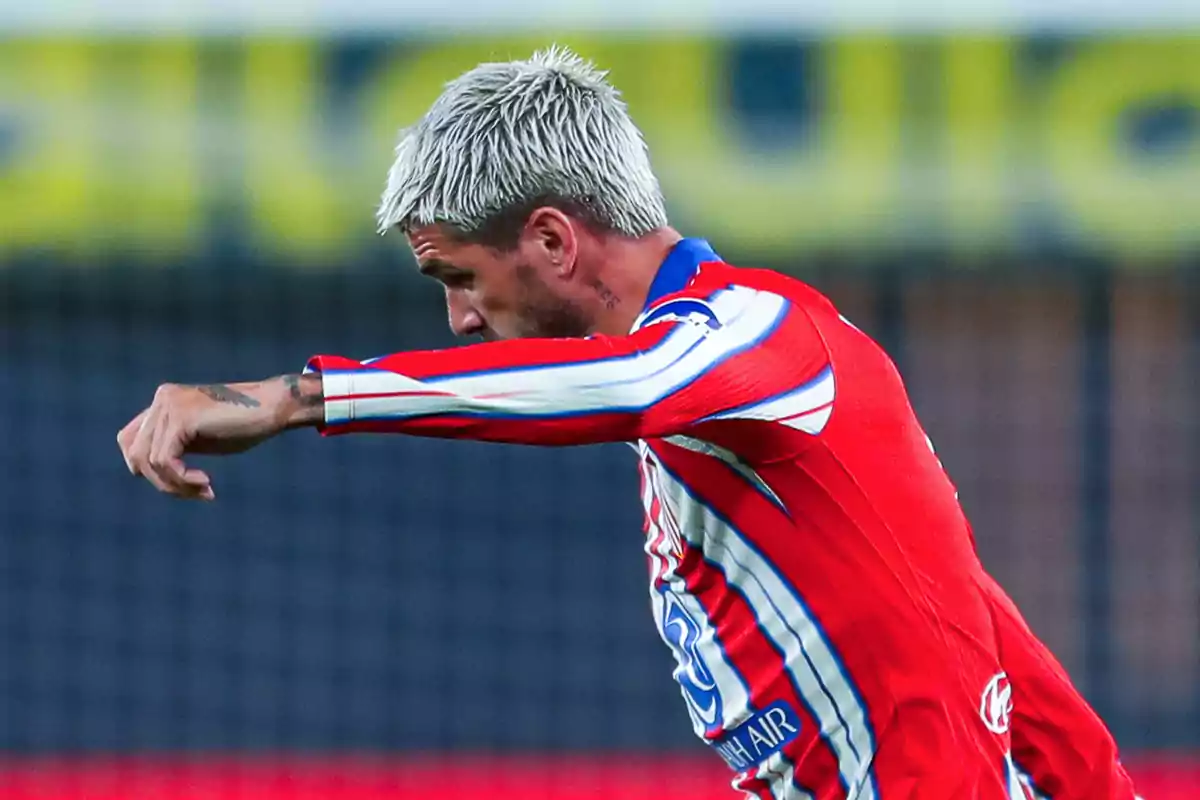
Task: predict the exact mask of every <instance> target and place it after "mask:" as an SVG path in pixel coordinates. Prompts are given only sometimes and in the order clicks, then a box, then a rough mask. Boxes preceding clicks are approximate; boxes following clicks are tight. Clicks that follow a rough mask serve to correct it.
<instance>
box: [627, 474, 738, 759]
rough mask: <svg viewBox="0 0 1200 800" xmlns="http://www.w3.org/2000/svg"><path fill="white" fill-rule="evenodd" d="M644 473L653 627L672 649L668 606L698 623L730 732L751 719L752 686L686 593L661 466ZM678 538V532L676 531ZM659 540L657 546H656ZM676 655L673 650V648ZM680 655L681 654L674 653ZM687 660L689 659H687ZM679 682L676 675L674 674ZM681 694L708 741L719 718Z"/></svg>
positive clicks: (702, 653) (701, 651)
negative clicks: (655, 511)
mask: <svg viewBox="0 0 1200 800" xmlns="http://www.w3.org/2000/svg"><path fill="white" fill-rule="evenodd" d="M642 470H643V474H644V475H645V477H646V491H645V492H644V493H643V503H644V505H645V509H646V516H647V518H648V519H649V520H650V530H649V531H648V532H647V535H646V545H645V549H646V553H647V554H648V555H649V556H650V559H651V563H652V564H653V568H652V570H651V576H650V605H651V609H652V610H653V612H654V621H655V626H656V627H657V628H658V631H659V635H660V636H661V637H662V639H663V641H664V642H666V643H667V645H668V646H670V645H671V641H670V638H669V637H668V635H667V634H668V632H667V631H666V630H665V626H664V624H663V620H664V612H665V610H666V609H665V606H666V604H667V603H669V602H677V603H679V605H680V606H681V607H682V609H683V611H684V612H685V613H686V614H687V616H688V617H689V618H690V619H691V620H692V622H694V623H695V624H696V626H697V627H698V629H699V636H698V637H697V640H696V650H697V654H698V655H699V657H700V659H701V661H703V666H704V667H705V668H707V670H708V671H709V672H710V673H711V675H712V679H713V683H714V684H715V686H714V687H713V688H714V689H715V690H716V693H717V695H718V696H719V697H720V698H721V719H720V724H721V728H722V729H724V730H731V729H733V728H736V727H737V726H738V725H741V724H742V723H743V722H745V721H746V720H747V719H749V718H750V717H751V716H752V715H753V711H752V710H751V708H750V694H749V688H748V686H747V684H746V680H745V678H743V677H742V675H741V674H740V673H738V671H737V669H736V668H735V667H734V666H733V664H731V663H730V661H729V659H728V657H727V656H726V654H725V649H724V647H723V646H722V645H721V642H720V640H719V639H717V631H716V627H715V626H714V625H713V624H712V622H711V620H709V618H708V614H707V612H705V610H704V606H703V605H702V604H701V603H700V601H699V600H698V599H696V598H695V597H694V596H693V595H691V594H689V593H688V590H687V587H686V585H685V584H684V581H683V579H682V578H680V577H679V575H678V574H677V573H678V569H679V559H678V557H677V556H676V554H675V553H674V552H672V550H673V546H672V536H670V535H666V534H667V531H666V530H664V528H675V527H676V524H675V523H673V522H672V521H671V520H672V518H674V517H675V513H674V510H673V509H672V508H670V507H669V506H668V505H667V502H666V500H665V498H663V496H662V489H661V483H660V476H661V475H662V471H661V470H660V469H658V468H657V466H655V467H652V468H650V469H647V468H646V467H645V466H643V467H642ZM655 495H657V496H658V498H659V506H660V510H659V516H660V518H659V519H654V518H653V517H652V516H651V513H650V510H651V508H652V507H653V502H654V498H655ZM675 533H676V535H677V536H678V535H679V531H675ZM656 542H657V546H655V543H656ZM656 579H661V580H662V581H663V582H664V583H665V584H666V586H665V587H664V589H665V592H666V593H669V594H670V595H671V596H670V597H669V598H668V597H665V596H664V592H663V591H659V590H658V589H657V588H656V586H655V584H656V583H657V580H656ZM672 650H673V651H674V648H672ZM676 657H677V658H678V657H679V654H678V653H676ZM684 661H686V659H684ZM691 666H692V665H689V664H686V663H683V661H681V662H680V664H679V667H678V670H680V671H682V670H686V669H688V668H689V667H691ZM676 680H678V676H676ZM680 693H681V694H682V695H683V699H684V701H685V702H686V703H687V708H688V714H689V715H690V716H691V718H692V729H693V730H694V731H695V733H696V735H697V736H699V737H701V738H704V734H705V733H706V732H707V730H708V728H709V727H710V726H712V725H714V724H715V723H716V722H717V720H716V719H715V718H713V717H711V716H709V715H707V714H705V713H704V709H699V708H696V707H695V706H694V704H693V703H692V701H691V700H690V698H689V697H688V694H687V692H686V691H685V690H684V689H683V687H682V686H681V687H680Z"/></svg>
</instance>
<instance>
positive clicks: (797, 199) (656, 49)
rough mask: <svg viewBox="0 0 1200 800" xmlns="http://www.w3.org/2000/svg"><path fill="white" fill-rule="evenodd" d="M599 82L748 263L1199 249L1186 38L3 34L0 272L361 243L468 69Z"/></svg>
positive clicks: (701, 216) (667, 174)
mask: <svg viewBox="0 0 1200 800" xmlns="http://www.w3.org/2000/svg"><path fill="white" fill-rule="evenodd" d="M551 41H558V42H561V43H564V44H568V45H570V46H572V47H574V48H576V49H577V50H578V51H580V52H581V53H582V54H584V55H585V56H587V57H590V58H593V59H595V60H596V61H597V62H598V63H599V64H600V65H601V66H602V67H604V68H607V69H609V70H610V75H611V78H612V80H613V81H614V82H615V83H616V84H617V86H618V87H620V88H621V89H622V91H623V92H624V94H625V97H626V99H627V100H628V102H629V104H630V108H631V110H632V112H633V114H634V116H635V119H636V120H637V122H638V123H639V124H640V125H641V127H642V128H643V130H644V131H645V133H646V136H647V139H648V141H649V143H650V146H651V152H652V156H653V159H654V163H655V167H656V169H657V170H658V172H659V174H660V177H661V179H662V183H663V187H664V190H665V192H666V194H667V197H668V201H669V204H670V207H671V210H672V213H673V216H674V218H675V221H676V224H677V225H678V226H680V227H682V228H683V229H685V230H686V231H687V232H688V233H691V234H697V235H703V236H707V237H708V238H710V239H712V240H713V241H715V242H718V243H719V244H720V245H721V246H722V247H723V248H727V249H728V250H729V251H731V252H732V251H736V252H737V253H738V254H739V255H741V254H745V257H763V258H786V257H793V256H794V257H797V258H799V257H803V255H804V254H805V253H807V252H812V251H815V250H818V249H819V250H822V251H826V250H837V251H840V252H847V253H869V252H872V251H876V250H879V249H881V248H893V247H898V246H909V245H938V246H948V247H951V248H954V249H955V250H958V251H965V252H991V251H996V250H1009V249H1012V248H1024V247H1028V246H1037V245H1041V244H1046V243H1051V244H1054V245H1055V246H1060V245H1062V246H1068V247H1075V248H1082V249H1084V250H1095V251H1100V252H1115V253H1118V254H1122V255H1128V256H1146V255H1156V254H1169V253H1172V252H1176V251H1179V250H1183V249H1194V248H1196V247H1197V246H1198V245H1200V38H1194V37H1179V38H1164V37H1146V38H1119V39H1117V38H1104V39H1083V40H1078V41H1058V42H1045V41H1028V40H1024V39H1019V38H1002V37H992V38H969V39H968V38H945V39H937V38H922V39H907V38H863V37H850V38H830V39H823V40H820V41H803V42H802V41H796V42H794V43H793V42H787V41H778V40H776V41H773V42H771V43H770V45H769V46H768V45H766V44H762V43H760V42H754V41H745V42H743V41H738V40H733V39H709V38H691V37H679V38H669V37H653V38H651V37H645V38H628V37H625V38H618V37H613V36H601V37H588V36H584V35H564V36H560V37H553V38H551V37H545V36H539V37H536V38H521V37H506V38H496V39H478V38H472V39H454V40H444V41H431V40H420V41H401V42H395V41H387V42H385V41H379V42H370V41H360V40H354V41H346V42H342V41H309V40H306V41H288V40H255V41H240V40H183V39H176V40H129V41H94V42H93V41H58V40H44V39H40V40H19V39H18V40H12V39H10V40H3V41H0V255H4V254H9V255H11V254H13V253H16V252H20V251H26V250H30V251H51V252H58V253H61V254H63V255H78V256H81V257H86V256H89V255H93V254H95V253H99V252H112V251H114V250H116V251H135V252H144V253H146V254H148V255H150V256H151V257H152V259H153V260H156V261H161V262H162V263H168V262H169V261H170V260H171V259H177V258H180V257H185V256H188V255H190V254H194V253H204V252H209V251H210V249H211V248H213V247H214V245H216V244H229V245H230V246H232V247H237V248H242V249H244V250H248V251H250V252H253V253H256V254H260V255H262V256H265V257H270V258H281V259H287V260H289V261H291V262H294V263H296V264H297V265H303V264H337V263H346V261H348V260H350V259H353V258H355V257H357V256H358V255H359V254H361V253H363V252H365V251H367V250H369V249H371V248H374V247H376V246H378V243H377V241H378V240H377V238H376V237H375V236H374V231H373V212H374V206H375V203H376V201H377V199H378V196H379V193H380V191H381V190H382V187H383V182H384V177H385V174H386V171H387V168H388V166H389V165H390V160H391V155H392V146H393V143H394V139H395V134H396V131H397V129H398V128H399V127H401V126H402V125H406V124H408V123H411V122H412V121H413V120H415V119H416V118H417V117H418V116H419V115H420V114H421V113H422V112H423V111H424V109H425V108H426V107H427V105H428V104H429V103H430V101H432V99H433V98H434V97H435V96H436V95H437V94H438V92H439V91H440V90H441V87H442V85H443V83H444V82H445V81H447V80H449V79H450V78H452V77H454V76H455V75H457V74H459V73H460V72H462V71H463V70H465V69H468V68H470V67H472V66H474V65H475V64H477V63H478V62H480V61H486V60H501V59H507V58H512V57H524V56H527V55H528V54H529V53H530V52H532V51H533V50H535V49H537V48H539V47H543V46H545V45H546V44H547V43H549V42H551Z"/></svg>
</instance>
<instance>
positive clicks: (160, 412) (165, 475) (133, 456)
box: [117, 397, 215, 500]
mask: <svg viewBox="0 0 1200 800" xmlns="http://www.w3.org/2000/svg"><path fill="white" fill-rule="evenodd" d="M176 416H177V415H176ZM187 441H188V433H187V431H186V430H185V429H184V428H183V426H182V425H180V424H178V422H177V421H176V420H175V418H173V416H172V414H171V411H170V404H169V403H165V402H160V399H159V398H158V397H156V398H155V403H154V405H152V406H151V407H150V408H148V409H146V410H145V411H143V412H142V413H141V414H139V415H138V416H137V417H135V418H134V419H133V420H132V421H131V422H130V423H129V424H128V425H126V426H125V427H124V428H122V429H121V432H120V433H118V434H117V443H118V445H119V446H120V448H121V453H122V455H123V456H124V458H125V465H126V466H127V467H128V469H129V471H130V472H131V473H132V474H134V475H141V476H142V477H144V478H145V479H146V480H147V481H149V482H150V483H151V484H152V485H153V486H154V488H156V489H158V490H159V491H160V492H164V493H166V494H170V495H174V496H176V497H183V498H192V499H201V500H212V499H214V498H215V494H214V492H213V489H212V484H211V481H210V479H209V477H208V475H207V474H206V473H205V472H204V471H203V470H199V469H193V468H189V467H188V466H187V465H186V464H184V462H183V453H184V450H185V448H186V446H187Z"/></svg>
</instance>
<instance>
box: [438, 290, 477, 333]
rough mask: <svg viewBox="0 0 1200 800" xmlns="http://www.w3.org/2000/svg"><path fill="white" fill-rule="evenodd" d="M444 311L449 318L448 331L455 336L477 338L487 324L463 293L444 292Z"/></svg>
mask: <svg viewBox="0 0 1200 800" xmlns="http://www.w3.org/2000/svg"><path fill="white" fill-rule="evenodd" d="M446 310H447V313H448V314H449V317H450V330H451V331H452V332H453V333H454V335H455V336H477V335H479V334H482V333H483V332H484V331H485V330H486V329H487V323H485V322H484V321H483V315H482V314H480V313H479V312H478V311H477V310H476V309H475V307H474V306H472V305H471V303H470V301H469V300H468V299H467V298H466V296H465V294H464V293H463V292H459V291H454V290H450V291H447V292H446Z"/></svg>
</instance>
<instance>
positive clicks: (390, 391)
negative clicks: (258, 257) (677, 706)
mask: <svg viewBox="0 0 1200 800" xmlns="http://www.w3.org/2000/svg"><path fill="white" fill-rule="evenodd" d="M378 220H379V225H380V230H381V231H390V230H399V231H400V232H402V233H403V234H404V235H405V236H406V237H407V239H408V242H409V244H410V245H411V247H412V249H413V252H414V255H415V257H416V260H417V263H418V264H419V266H420V270H421V272H422V273H424V274H425V275H428V276H429V277H431V278H434V279H436V280H437V281H439V282H440V283H441V284H442V285H443V286H444V288H445V295H446V306H447V310H448V313H449V320H450V326H451V328H452V329H453V330H454V332H455V333H457V334H460V335H462V336H475V337H482V338H483V339H485V340H488V341H483V342H478V343H474V344H470V345H465V346H462V347H456V348H451V349H448V350H443V351H434V352H428V351H427V352H403V353H397V354H394V355H389V356H385V357H382V358H377V359H372V360H369V361H359V360H355V359H353V358H347V357H342V356H333V355H318V356H315V357H313V358H312V359H311V360H310V361H309V362H308V364H307V365H306V366H305V368H304V369H303V370H302V372H300V373H299V374H290V375H284V376H281V377H277V378H273V379H268V380H264V381H261V382H257V383H228V384H212V385H207V386H185V385H173V384H165V385H163V386H161V387H160V388H159V390H158V391H157V393H156V394H155V396H154V400H153V403H152V404H151V405H150V406H149V407H148V408H147V409H146V410H144V411H143V412H142V413H140V414H139V415H137V417H135V418H134V419H133V420H132V421H131V422H130V423H129V424H128V425H127V426H126V427H125V428H124V429H123V430H122V431H121V432H120V433H119V434H118V437H117V438H118V441H119V444H120V447H121V450H122V452H123V455H124V457H125V461H126V464H127V465H128V468H129V470H130V471H131V472H132V473H134V474H137V475H141V476H143V477H145V478H146V479H147V480H149V481H150V482H151V483H152V484H153V485H154V486H155V487H157V488H158V489H159V490H161V491H164V492H167V493H170V494H173V495H177V496H180V497H186V498H202V499H208V500H211V499H213V498H214V492H213V488H212V484H211V482H210V479H209V476H208V475H207V474H205V473H204V472H203V471H201V470H199V469H196V468H195V467H193V466H190V465H189V464H187V463H186V462H185V460H184V459H185V457H186V456H188V455H189V454H191V453H231V452H237V451H240V450H244V449H246V448H248V447H251V446H253V445H255V444H258V443H259V442H262V441H264V440H265V439H268V438H269V437H271V436H274V435H276V434H278V433H280V432H281V431H284V430H287V429H292V428H300V427H315V428H316V429H317V430H319V431H320V432H321V433H323V434H325V435H334V434H346V433H351V432H360V433H361V432H371V433H402V434H409V435H414V436H436V437H449V438H458V439H477V440H486V441H494V442H515V443H524V444H535V445H580V444H589V443H598V442H627V443H629V444H630V445H631V446H632V448H633V449H634V451H635V453H636V461H637V464H638V467H639V469H640V471H641V476H642V501H643V504H644V507H645V512H646V519H645V526H644V532H645V547H644V549H645V553H646V555H647V557H648V568H649V584H650V597H651V598H652V608H653V613H654V622H655V623H656V624H657V626H658V629H659V631H660V633H661V636H662V638H663V640H664V641H665V642H666V644H667V645H668V646H669V647H670V648H671V650H672V651H673V653H674V655H675V658H676V660H677V663H678V666H677V668H676V669H675V671H674V677H675V679H676V680H677V682H678V684H679V689H680V692H681V694H682V697H683V700H684V701H685V703H686V704H687V708H688V710H689V712H690V716H691V720H692V724H693V727H694V729H695V733H696V734H697V735H698V736H699V737H701V738H702V739H703V740H704V741H705V742H707V743H708V744H710V745H711V746H712V747H713V749H714V750H715V751H716V753H717V754H719V755H720V756H721V757H722V758H723V759H724V760H725V761H726V762H727V763H728V764H729V766H730V767H731V768H732V770H733V771H734V773H735V777H734V779H733V785H734V786H735V788H738V789H740V790H742V791H744V792H745V793H746V794H747V795H748V796H750V797H757V798H764V800H765V798H775V799H776V800H787V799H791V798H821V799H822V800H824V799H825V798H863V799H864V800H874V799H875V798H883V799H884V800H893V799H897V798H917V799H918V800H942V799H943V798H944V799H945V800H951V798H953V800H968V799H970V800H1001V798H1025V797H1027V796H1029V794H1027V792H1029V793H1032V792H1034V791H1035V789H1033V788H1029V789H1027V788H1025V786H1026V785H1027V786H1029V787H1036V792H1037V793H1039V794H1043V795H1046V796H1049V797H1053V798H1055V800H1068V799H1070V798H1079V800H1083V798H1087V799H1088V800H1131V799H1132V798H1133V796H1134V793H1133V788H1132V786H1131V783H1130V780H1129V777H1128V776H1127V774H1126V772H1125V771H1124V770H1123V768H1122V767H1121V765H1120V762H1119V760H1118V756H1117V751H1116V747H1115V745H1114V742H1113V739H1112V737H1111V736H1110V735H1109V732H1108V731H1107V729H1106V728H1105V726H1104V725H1103V723H1102V722H1101V720H1100V719H1099V718H1098V717H1097V716H1096V715H1095V714H1094V713H1093V712H1092V710H1091V709H1090V708H1089V707H1088V705H1087V704H1086V703H1085V702H1084V700H1083V699H1082V697H1081V696H1080V695H1079V694H1078V693H1077V692H1076V690H1075V689H1074V688H1073V687H1072V685H1071V683H1070V680H1069V679H1068V677H1067V676H1066V675H1065V674H1064V671H1063V669H1062V668H1061V667H1060V666H1059V664H1058V663H1057V661H1055V659H1054V657H1053V656H1052V655H1051V654H1050V653H1049V652H1048V651H1047V649H1046V648H1045V647H1044V646H1043V645H1042V644H1041V643H1040V642H1039V641H1038V640H1037V639H1036V638H1035V637H1034V635H1033V634H1032V633H1031V632H1030V630H1029V628H1028V627H1027V626H1026V625H1025V622H1024V621H1023V620H1022V618H1021V615H1020V613H1019V612H1018V610H1017V609H1016V608H1015V607H1014V605H1013V604H1012V602H1011V601H1010V600H1009V599H1008V598H1007V597H1006V595H1005V593H1004V592H1003V591H1002V589H1001V588H1000V587H999V586H998V585H997V584H996V583H995V581H993V580H992V579H991V578H990V577H989V576H988V574H987V573H986V572H985V571H984V569H983V567H982V566H981V564H980V562H979V560H978V558H977V555H976V552H975V547H974V541H973V538H972V533H971V529H970V526H969V524H968V521H967V520H966V519H965V518H964V515H963V512H962V510H961V509H960V507H959V504H958V499H957V493H956V491H955V489H954V487H953V485H952V484H951V482H950V480H949V479H948V478H947V476H946V474H945V473H944V471H943V469H942V466H941V464H940V463H939V461H938V459H937V457H936V455H935V454H934V452H933V449H932V447H931V446H930V444H929V440H928V438H927V437H926V435H925V433H924V432H923V430H922V428H921V426H920V424H919V423H918V421H917V419H916V418H915V416H914V414H913V410H912V408H911V407H910V405H909V401H908V397H907V395H906V391H905V388H904V386H903V384H902V382H901V378H900V376H899V375H898V374H897V372H896V369H895V368H894V366H893V364H892V363H891V361H889V359H888V357H887V356H886V355H885V353H884V352H883V351H882V350H881V348H880V347H879V346H878V345H877V344H876V343H875V342H874V341H872V340H871V339H870V338H869V337H868V336H866V335H865V334H864V333H863V332H862V331H860V330H858V329H857V328H855V327H854V325H853V324H851V323H850V322H849V321H847V320H846V319H844V318H843V317H842V316H841V315H840V314H839V313H838V311H837V310H836V309H835V308H834V306H833V305H832V304H831V303H830V302H829V300H827V299H826V298H825V297H823V296H822V295H821V294H819V293H818V292H816V291H815V290H813V289H812V288H810V287H809V286H807V285H805V284H803V283H801V282H799V281H796V280H793V279H790V278H787V277H784V276H783V275H781V274H778V273H774V272H769V271H763V270H755V269H747V268H737V267H734V266H731V265H729V264H726V263H724V262H723V261H722V259H721V258H720V256H718V255H717V253H715V252H714V251H713V250H712V249H711V248H710V246H709V245H708V244H707V243H706V242H705V241H704V240H702V239H695V238H684V237H682V236H681V235H680V234H679V233H678V232H676V231H675V230H674V229H672V228H671V227H670V225H669V223H668V220H667V215H666V213H665V211H664V204H663V198H662V196H661V193H660V189H659V185H658V182H657V180H656V178H655V176H654V173H653V172H652V170H651V166H650V161H649V157H648V153H647V148H646V146H645V144H644V142H643V139H642V136H641V134H640V132H639V131H638V129H637V128H636V127H635V125H634V123H633V121H632V120H631V119H630V117H629V115H628V113H627V111H626V108H625V106H624V104H623V101H622V100H621V98H620V96H619V94H618V93H617V91H616V90H615V89H614V88H613V87H612V86H611V85H610V84H609V83H608V82H607V80H606V78H605V76H604V74H603V73H600V72H598V71H597V70H596V69H595V68H594V67H592V66H591V65H590V64H587V63H585V62H583V61H582V60H580V59H579V58H578V57H576V56H574V55H573V54H571V53H570V52H568V51H565V50H561V49H550V50H548V51H544V52H541V53H538V54H536V55H535V56H534V57H532V58H531V59H530V60H527V61H517V62H508V63H489V64H482V65H480V66H478V67H476V68H475V69H473V70H471V71H469V72H467V73H465V74H463V75H462V76H460V77H459V78H458V79H456V80H455V81H453V82H451V83H450V84H448V85H447V87H446V88H445V90H444V92H443V94H442V95H441V97H440V98H439V99H438V100H437V101H436V102H435V103H434V104H433V105H432V107H431V108H430V109H429V110H428V112H427V113H426V114H425V115H424V116H423V117H422V118H421V119H420V120H419V121H418V122H417V123H416V124H415V125H414V126H413V127H411V128H409V129H407V130H405V131H404V132H403V133H402V134H401V137H400V140H399V144H398V146H397V148H396V160H395V164H394V166H393V167H392V169H391V172H390V174H389V176H388V181H387V188H386V190H385V192H384V196H383V200H382V204H381V206H380V209H379V214H378Z"/></svg>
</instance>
